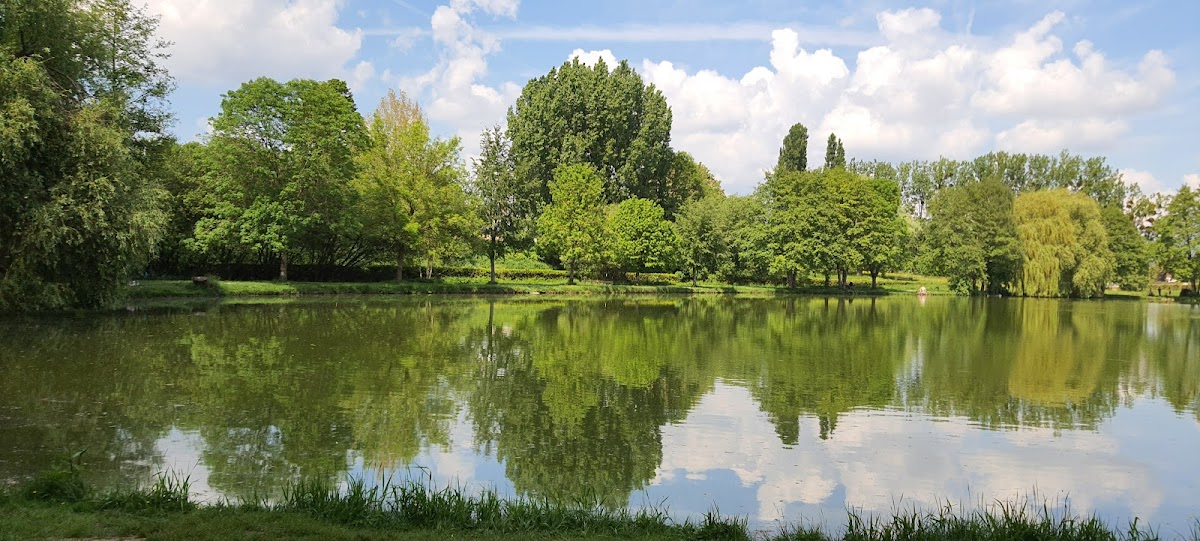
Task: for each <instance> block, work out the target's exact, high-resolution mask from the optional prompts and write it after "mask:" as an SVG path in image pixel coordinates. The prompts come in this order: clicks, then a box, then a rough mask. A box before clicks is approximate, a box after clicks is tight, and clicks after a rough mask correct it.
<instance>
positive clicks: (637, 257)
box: [608, 197, 676, 280]
mask: <svg viewBox="0 0 1200 541" xmlns="http://www.w3.org/2000/svg"><path fill="white" fill-rule="evenodd" d="M608 231H609V232H610V233H611V238H610V242H611V247H612V251H613V255H614V256H615V259H616V262H617V264H618V265H619V266H620V267H621V269H622V270H624V271H629V270H632V271H633V273H634V279H635V280H636V279H637V278H639V277H641V274H642V272H643V271H646V270H649V269H662V268H665V267H668V266H670V265H671V264H672V263H673V262H674V260H675V255H676V254H675V251H676V246H675V240H676V236H675V230H674V228H672V226H671V222H668V221H667V220H666V219H665V218H664V217H663V209H662V207H660V206H658V204H657V203H655V202H653V201H650V200H648V199H642V198H640V197H634V198H630V199H626V200H624V201H621V202H620V203H619V204H617V206H616V209H615V210H614V211H613V213H612V215H611V216H609V218H608Z"/></svg>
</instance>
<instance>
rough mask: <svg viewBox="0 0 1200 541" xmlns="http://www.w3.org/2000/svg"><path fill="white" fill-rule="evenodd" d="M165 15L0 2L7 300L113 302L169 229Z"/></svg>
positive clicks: (2, 283)
mask: <svg viewBox="0 0 1200 541" xmlns="http://www.w3.org/2000/svg"><path fill="white" fill-rule="evenodd" d="M155 27H156V21H155V20H154V19H153V18H151V17H149V16H148V15H146V14H145V13H144V12H143V11H141V10H138V9H134V8H132V7H131V6H130V4H129V2H128V1H125V0H105V1H95V2H84V1H82V0H37V1H31V0H10V1H8V2H5V3H4V5H3V7H0V118H3V121H0V178H3V179H4V189H3V190H0V309H37V308H54V307H63V306H81V307H98V306H103V305H106V304H109V303H111V302H112V301H114V300H115V299H116V297H117V296H118V295H119V292H120V288H121V286H122V284H123V283H124V282H125V280H127V279H128V278H129V276H130V275H131V274H133V273H134V272H137V271H139V270H141V269H144V268H145V265H146V263H147V262H148V260H149V259H150V257H151V256H152V255H153V253H154V250H155V248H156V245H157V242H158V239H159V238H160V237H161V236H162V234H163V230H164V227H163V223H164V222H165V217H164V215H163V214H162V211H161V205H162V201H163V199H164V197H165V193H164V192H163V191H162V189H161V188H160V187H159V185H158V183H157V181H156V178H155V177H156V171H157V170H158V169H159V168H160V167H161V165H160V164H161V161H162V159H163V152H164V149H165V148H167V146H168V144H169V143H170V140H169V138H168V137H167V136H166V133H165V132H166V124H167V123H168V122H169V121H170V115H169V114H167V113H166V112H165V111H166V105H165V104H166V97H167V94H168V93H169V92H170V90H171V88H172V85H173V81H172V79H171V78H170V76H169V75H168V74H167V72H166V71H165V69H163V68H162V66H161V65H160V62H161V61H162V60H163V59H164V58H165V57H166V54H165V53H164V52H163V51H164V50H165V44H164V43H162V42H160V41H157V40H155V39H154V32H155Z"/></svg>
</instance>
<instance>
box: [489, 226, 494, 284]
mask: <svg viewBox="0 0 1200 541" xmlns="http://www.w3.org/2000/svg"><path fill="white" fill-rule="evenodd" d="M488 248H489V251H488V264H489V265H490V266H491V274H490V276H491V278H490V279H489V280H488V283H489V284H495V283H496V234H495V233H492V236H491V242H490V243H489V244H488Z"/></svg>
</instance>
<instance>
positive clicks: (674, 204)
mask: <svg viewBox="0 0 1200 541" xmlns="http://www.w3.org/2000/svg"><path fill="white" fill-rule="evenodd" d="M657 188H658V189H657V190H656V191H655V192H654V193H653V194H651V197H648V199H650V200H652V201H654V202H656V203H658V204H659V205H660V206H662V208H663V214H664V215H665V216H666V217H667V219H668V220H670V219H674V217H675V213H676V212H679V209H680V208H681V207H682V206H683V205H685V204H687V203H688V202H689V201H695V200H698V199H702V198H704V197H708V196H710V195H713V194H724V192H723V191H722V190H721V183H720V181H718V180H717V178H716V177H715V176H713V173H712V171H709V169H708V167H705V166H704V164H702V163H700V162H697V161H696V159H695V158H693V157H692V155H691V154H688V153H687V152H682V151H681V152H676V153H675V155H674V156H673V157H672V158H671V169H670V171H669V172H668V173H667V178H666V181H665V182H664V183H661V184H659V185H657Z"/></svg>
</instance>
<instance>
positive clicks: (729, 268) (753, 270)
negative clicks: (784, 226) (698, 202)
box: [718, 194, 771, 284]
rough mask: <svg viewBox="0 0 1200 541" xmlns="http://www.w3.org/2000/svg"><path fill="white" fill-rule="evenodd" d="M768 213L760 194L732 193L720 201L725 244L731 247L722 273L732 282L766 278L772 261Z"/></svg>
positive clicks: (720, 271)
mask: <svg viewBox="0 0 1200 541" xmlns="http://www.w3.org/2000/svg"><path fill="white" fill-rule="evenodd" d="M767 216H768V213H767V209H766V206H765V205H764V203H763V198H762V195H761V194H753V195H731V196H729V197H726V198H725V199H724V201H723V202H722V204H721V221H722V223H724V224H725V229H724V235H723V237H724V241H723V244H724V245H725V247H726V248H727V250H728V254H727V257H726V258H725V259H724V261H722V262H721V266H720V269H719V271H718V272H719V273H720V274H721V276H722V278H723V279H724V280H725V281H726V282H729V283H731V284H734V283H738V282H763V281H766V280H767V274H768V270H769V266H770V262H771V253H770V251H769V249H768V241H769V239H770V238H771V231H770V225H769V222H768V218H767Z"/></svg>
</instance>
